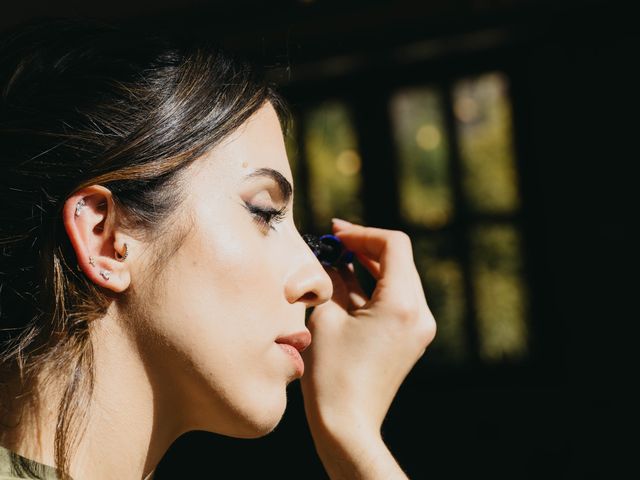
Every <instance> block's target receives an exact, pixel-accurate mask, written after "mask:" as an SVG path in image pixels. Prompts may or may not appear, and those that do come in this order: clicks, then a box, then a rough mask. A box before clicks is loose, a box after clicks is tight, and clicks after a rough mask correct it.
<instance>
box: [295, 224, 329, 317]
mask: <svg viewBox="0 0 640 480" xmlns="http://www.w3.org/2000/svg"><path fill="white" fill-rule="evenodd" d="M296 236H297V241H296V246H295V249H296V251H295V254H293V255H291V256H290V258H292V259H293V267H292V270H291V271H290V275H289V276H288V277H287V280H286V283H285V295H286V297H287V300H288V301H289V303H295V302H303V303H305V304H306V306H307V308H308V307H315V306H316V305H320V304H322V303H325V302H327V301H328V300H330V299H331V296H332V295H333V282H332V281H331V277H330V276H329V274H328V273H327V271H326V270H325V268H324V267H323V266H322V264H321V263H320V261H319V260H318V258H317V257H316V256H315V254H314V253H313V251H311V248H309V245H307V242H305V241H304V239H303V238H302V236H301V235H300V234H299V233H298V234H296ZM292 253H293V252H292Z"/></svg>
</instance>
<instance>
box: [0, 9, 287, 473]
mask: <svg viewBox="0 0 640 480" xmlns="http://www.w3.org/2000/svg"><path fill="white" fill-rule="evenodd" d="M262 73H263V72H261V70H260V68H259V66H258V65H256V64H255V63H253V62H250V61H248V60H246V59H244V58H242V57H239V56H237V55H235V54H232V53H230V52H229V51H227V50H225V49H223V48H221V46H220V44H219V43H216V42H211V41H209V42H204V41H202V40H196V39H188V38H187V37H185V35H184V34H181V35H180V36H168V35H166V34H157V33H156V34H152V33H149V32H148V31H146V33H141V32H140V31H139V30H136V29H134V28H123V27H115V26H108V25H104V24H97V23H96V22H86V21H82V22H81V21H71V20H57V21H38V22H33V23H31V24H29V25H26V26H22V27H20V28H18V29H14V30H12V31H11V32H6V33H5V34H4V35H3V37H2V39H1V40H0V202H1V203H0V205H1V206H0V251H1V254H0V387H6V388H7V390H6V391H5V392H4V393H5V395H4V398H1V400H2V405H13V404H14V403H15V402H17V406H18V410H20V409H21V408H23V405H26V402H27V401H28V400H27V399H29V398H36V396H37V392H36V391H34V390H33V386H34V385H35V380H36V379H37V378H38V377H39V376H40V375H41V374H42V373H43V372H45V371H46V372H56V373H58V374H59V375H58V376H59V377H61V378H56V380H57V381H61V382H62V385H63V388H64V391H63V392H64V393H63V397H62V401H61V403H60V405H59V406H58V421H57V425H56V430H55V432H56V433H55V466H56V468H57V471H58V475H59V476H60V477H61V478H67V477H68V476H69V468H70V463H71V462H70V459H71V454H72V452H73V448H74V446H75V442H76V441H77V439H78V435H79V432H80V426H81V425H82V424H83V420H85V417H84V415H83V413H84V412H85V411H86V410H87V407H88V405H89V402H90V399H91V395H92V391H93V380H94V372H93V363H92V358H93V350H92V344H91V341H90V324H91V322H92V320H94V319H96V318H99V317H100V316H102V315H104V314H105V312H106V308H107V306H108V305H109V304H110V303H111V302H112V301H113V300H114V299H115V298H117V296H118V295H120V296H123V297H125V298H126V295H127V292H126V291H125V292H123V293H122V294H114V293H113V292H111V291H109V290H107V289H103V288H101V287H99V286H97V285H96V284H94V283H93V282H91V281H90V280H88V279H87V278H86V277H84V276H83V275H82V274H80V273H79V272H78V271H77V270H76V268H75V266H76V263H77V260H76V257H75V252H74V250H73V248H72V246H71V244H70V241H69V239H68V236H67V235H66V232H65V229H64V226H63V224H62V207H63V205H64V202H65V200H66V199H67V198H68V197H69V196H70V195H72V194H73V193H74V192H76V191H78V190H80V189H81V188H83V187H85V186H88V185H92V184H100V185H103V186H105V187H106V188H108V189H109V190H110V191H111V192H112V194H113V200H114V204H115V208H116V211H117V219H118V222H119V226H120V227H121V228H123V229H125V230H128V231H131V232H136V234H137V235H139V236H141V238H144V239H146V240H149V241H151V240H153V244H154V245H156V246H157V251H156V252H155V258H156V262H155V264H154V265H155V268H156V269H158V270H159V269H161V266H162V264H163V262H164V260H165V258H166V256H167V255H169V254H170V249H175V248H176V245H179V238H178V239H176V237H180V236H181V233H180V232H177V233H176V229H175V228H173V214H175V213H176V212H178V211H179V208H178V207H179V205H180V202H181V201H182V200H183V198H184V197H183V193H184V191H183V189H181V188H180V186H181V183H180V180H181V177H180V173H181V172H184V169H185V167H187V166H188V165H190V164H191V163H192V162H193V161H194V160H195V159H197V158H198V157H200V156H201V155H203V154H204V153H205V152H206V151H208V150H210V149H211V148H213V147H215V146H216V145H217V144H219V143H220V142H221V141H222V140H223V139H225V138H226V137H227V136H228V135H229V134H231V133H232V132H234V131H235V130H236V129H237V128H238V127H239V126H240V125H242V124H243V123H244V122H245V121H246V120H248V118H249V117H250V116H251V115H252V114H253V113H254V112H256V111H257V110H258V109H259V108H260V107H261V106H262V105H263V104H264V103H265V102H267V101H268V102H271V104H272V105H273V107H274V108H275V109H276V111H277V113H278V116H279V118H280V120H281V123H282V125H283V130H284V131H285V133H286V132H288V130H289V125H290V118H291V114H290V111H289V109H288V107H287V105H286V102H285V101H284V99H283V98H282V97H281V96H280V94H278V93H277V92H276V91H275V89H274V87H273V86H272V85H270V84H269V83H268V82H267V81H266V80H264V75H262ZM182 233H184V232H182ZM166 234H168V236H167V235H166ZM169 237H171V239H169ZM161 239H162V241H161ZM176 240H178V241H176ZM14 383H15V384H17V385H18V390H17V391H14V390H11V392H9V390H8V385H10V384H11V385H13V384H14ZM3 390H5V388H3ZM0 393H2V392H1V391H0ZM18 397H19V398H18ZM7 411H9V408H7ZM3 413H4V412H2V411H0V414H3ZM4 428H10V425H8V424H7V423H6V422H5V423H3V424H0V429H4ZM12 466H13V468H14V469H16V471H17V472H19V473H26V474H28V475H33V476H35V477H36V478H39V477H38V473H37V472H35V471H33V468H30V466H29V465H28V463H25V462H24V459H22V460H20V459H19V458H18V456H17V455H16V456H12Z"/></svg>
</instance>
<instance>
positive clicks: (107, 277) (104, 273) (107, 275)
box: [100, 270, 111, 280]
mask: <svg viewBox="0 0 640 480" xmlns="http://www.w3.org/2000/svg"><path fill="white" fill-rule="evenodd" d="M100 275H102V276H103V277H104V279H105V280H109V277H110V276H111V272H110V271H109V270H100Z"/></svg>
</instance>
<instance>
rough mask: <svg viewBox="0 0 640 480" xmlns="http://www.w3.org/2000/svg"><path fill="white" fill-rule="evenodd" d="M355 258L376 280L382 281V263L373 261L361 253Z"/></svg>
mask: <svg viewBox="0 0 640 480" xmlns="http://www.w3.org/2000/svg"><path fill="white" fill-rule="evenodd" d="M355 256H356V258H357V259H358V261H359V262H360V264H361V265H362V266H363V267H364V268H366V269H367V271H368V272H369V273H370V274H371V276H372V277H373V278H374V279H376V280H379V279H380V262H376V261H375V260H372V259H370V258H369V257H365V256H364V255H363V254H361V253H356V254H355Z"/></svg>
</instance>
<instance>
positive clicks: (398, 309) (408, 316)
mask: <svg viewBox="0 0 640 480" xmlns="http://www.w3.org/2000/svg"><path fill="white" fill-rule="evenodd" d="M393 311H394V313H395V315H396V317H397V318H399V319H400V321H401V322H403V323H406V322H412V321H414V320H415V319H416V317H417V316H418V307H417V305H416V303H415V302H414V301H411V300H410V299H398V300H396V302H395V304H394V305H393Z"/></svg>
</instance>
